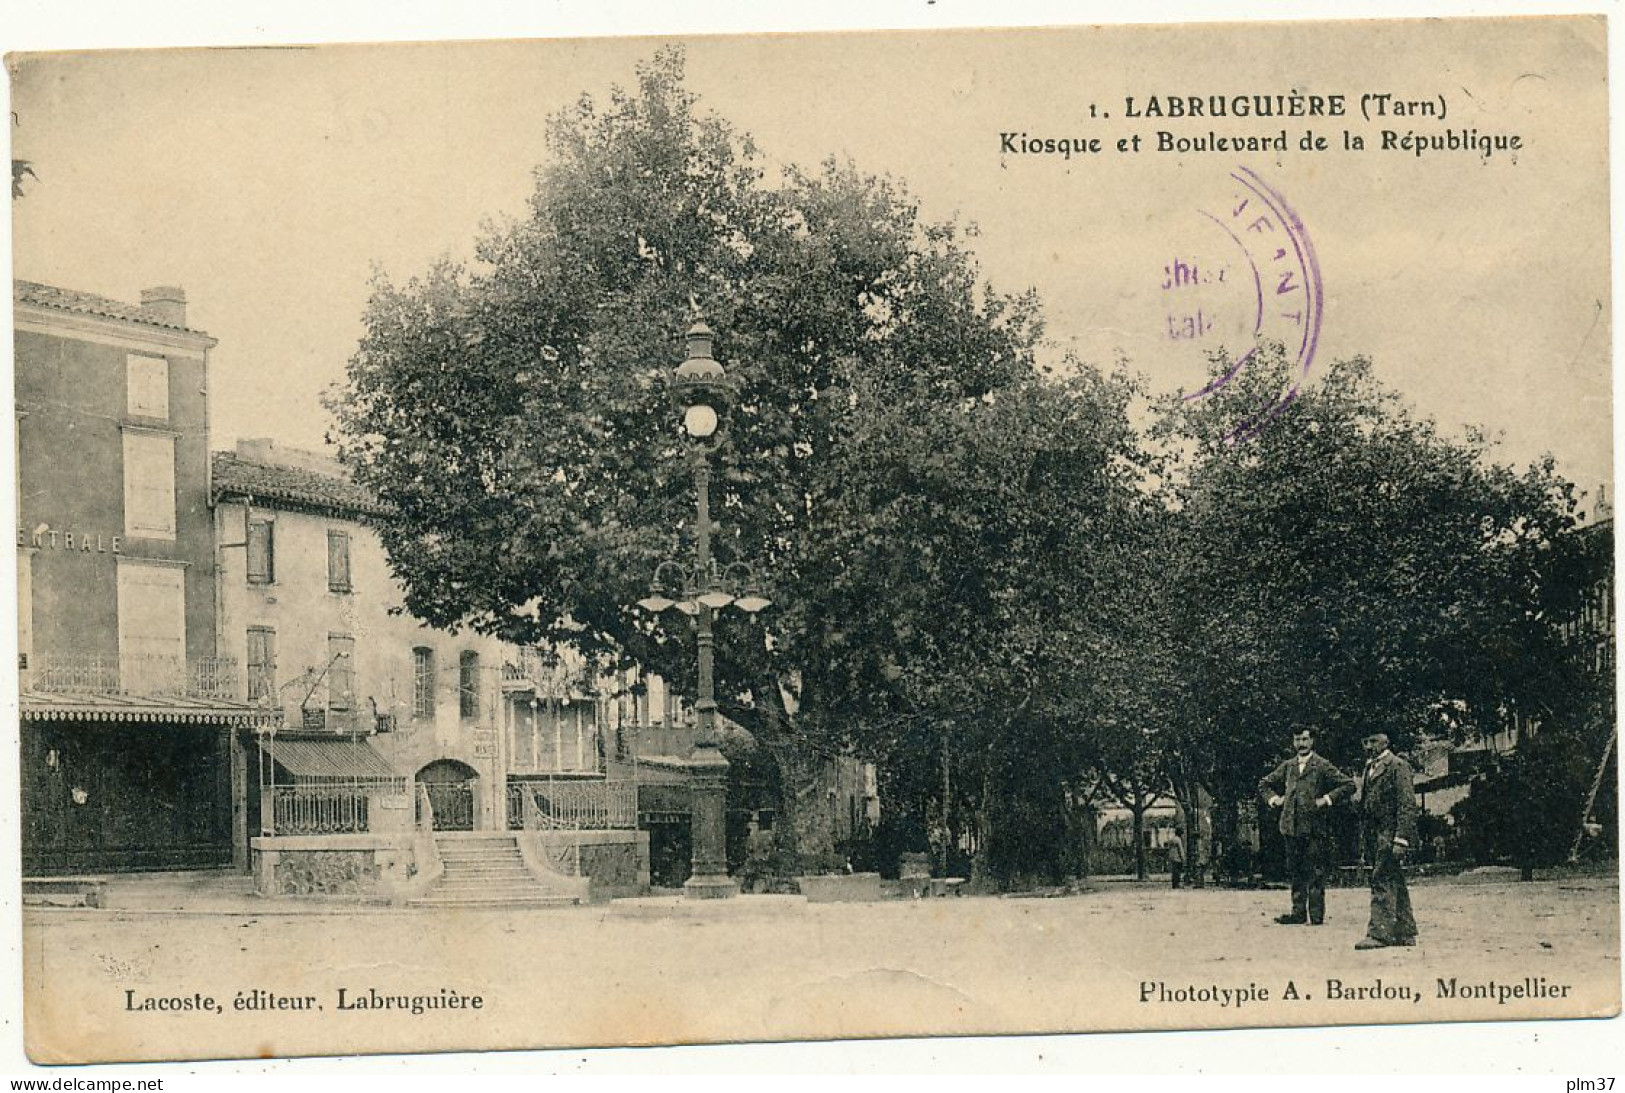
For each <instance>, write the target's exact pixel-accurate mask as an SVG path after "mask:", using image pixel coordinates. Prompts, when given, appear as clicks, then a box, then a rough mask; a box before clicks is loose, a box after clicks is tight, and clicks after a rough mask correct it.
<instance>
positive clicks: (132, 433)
mask: <svg viewBox="0 0 1625 1093" xmlns="http://www.w3.org/2000/svg"><path fill="white" fill-rule="evenodd" d="M124 533H125V534H126V535H129V536H132V537H134V538H144V539H173V538H175V437H174V435H173V434H170V433H156V432H147V431H144V430H139V429H125V430H124Z"/></svg>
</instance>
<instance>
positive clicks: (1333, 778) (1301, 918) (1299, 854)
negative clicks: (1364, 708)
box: [1258, 727, 1354, 926]
mask: <svg viewBox="0 0 1625 1093" xmlns="http://www.w3.org/2000/svg"><path fill="white" fill-rule="evenodd" d="M1292 749H1293V751H1294V752H1296V753H1297V754H1295V755H1294V756H1293V757H1292V758H1291V759H1288V760H1287V761H1286V762H1284V763H1282V764H1281V765H1280V766H1278V767H1276V768H1275V769H1274V770H1273V771H1271V772H1270V773H1269V774H1267V775H1265V777H1264V779H1263V780H1262V781H1260V782H1259V783H1258V792H1259V795H1260V796H1261V797H1263V798H1264V800H1265V801H1267V802H1268V803H1269V805H1270V807H1271V808H1278V809H1280V810H1281V825H1280V826H1281V835H1282V837H1283V838H1284V839H1285V840H1286V871H1287V875H1288V876H1289V877H1290V878H1291V879H1292V912H1291V913H1290V914H1285V915H1281V916H1280V917H1279V918H1277V919H1276V920H1275V921H1276V922H1279V923H1281V924H1283V925H1296V924H1298V923H1305V922H1306V923H1308V924H1310V925H1311V926H1319V925H1320V924H1321V923H1322V922H1324V921H1326V870H1327V869H1328V867H1329V866H1330V865H1331V861H1332V824H1331V816H1332V806H1333V805H1335V804H1337V803H1338V802H1339V801H1342V800H1346V799H1347V798H1349V797H1351V796H1353V794H1354V779H1352V778H1350V777H1349V776H1348V775H1346V774H1344V773H1343V772H1342V771H1340V770H1338V769H1337V768H1336V767H1334V766H1333V765H1332V764H1331V763H1330V762H1329V761H1328V760H1326V759H1325V758H1324V757H1322V756H1320V755H1317V754H1315V731H1314V730H1313V729H1311V728H1307V727H1304V728H1300V729H1298V730H1297V731H1296V732H1294V733H1293V734H1292Z"/></svg>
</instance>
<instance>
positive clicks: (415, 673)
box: [412, 646, 434, 718]
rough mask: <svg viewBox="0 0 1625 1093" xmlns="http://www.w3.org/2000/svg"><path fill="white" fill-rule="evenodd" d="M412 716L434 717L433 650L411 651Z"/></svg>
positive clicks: (419, 649)
mask: <svg viewBox="0 0 1625 1093" xmlns="http://www.w3.org/2000/svg"><path fill="white" fill-rule="evenodd" d="M412 716H413V717H424V718H430V717H433V716H434V650H433V649H425V648H423V647H422V646H419V647H418V648H416V649H413V650H412Z"/></svg>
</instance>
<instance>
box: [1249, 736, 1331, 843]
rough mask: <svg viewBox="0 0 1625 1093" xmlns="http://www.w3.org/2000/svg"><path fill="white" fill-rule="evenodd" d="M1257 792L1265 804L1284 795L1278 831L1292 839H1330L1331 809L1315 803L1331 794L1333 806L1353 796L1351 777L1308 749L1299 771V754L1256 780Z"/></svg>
mask: <svg viewBox="0 0 1625 1093" xmlns="http://www.w3.org/2000/svg"><path fill="white" fill-rule="evenodd" d="M1258 792H1259V794H1260V795H1261V796H1262V797H1263V798H1264V803H1265V804H1266V805H1267V804H1268V803H1269V799H1270V798H1271V797H1274V796H1280V797H1281V798H1283V801H1282V804H1281V834H1283V835H1285V836H1286V837H1288V838H1295V839H1329V838H1331V834H1332V823H1331V817H1332V809H1331V807H1330V806H1326V807H1324V808H1323V807H1321V806H1320V805H1319V804H1318V803H1317V802H1318V801H1319V800H1320V799H1321V798H1322V797H1330V798H1331V803H1332V804H1333V805H1335V804H1337V802H1339V801H1342V800H1346V799H1348V798H1349V797H1351V796H1353V795H1354V779H1352V778H1350V777H1349V776H1348V775H1346V774H1344V773H1343V772H1342V771H1340V770H1338V769H1337V768H1336V767H1334V766H1332V764H1331V763H1330V762H1329V761H1328V760H1326V759H1324V758H1322V757H1321V756H1320V755H1318V754H1316V753H1314V752H1310V753H1309V759H1308V761H1307V762H1306V763H1304V766H1303V773H1302V774H1299V773H1298V757H1297V756H1296V755H1294V756H1293V757H1292V758H1290V759H1288V760H1287V761H1286V762H1284V763H1282V764H1281V765H1280V766H1278V767H1276V768H1275V769H1274V770H1273V771H1271V772H1270V773H1269V774H1267V775H1265V776H1264V779H1263V780H1262V781H1260V782H1259V783H1258Z"/></svg>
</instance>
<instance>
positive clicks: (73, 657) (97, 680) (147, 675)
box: [30, 653, 241, 700]
mask: <svg viewBox="0 0 1625 1093" xmlns="http://www.w3.org/2000/svg"><path fill="white" fill-rule="evenodd" d="M31 676H32V678H31V681H30V685H31V686H32V687H33V689H34V690H36V691H44V692H49V693H56V694H64V693H66V694H106V695H115V694H124V695H144V696H154V697H157V696H169V697H185V698H215V699H228V700H229V699H235V698H239V697H240V690H239V688H240V687H241V676H240V675H239V672H238V663H237V659H236V658H235V657H196V658H193V659H191V660H184V659H182V658H180V657H170V656H160V655H157V654H151V653H132V654H125V655H124V656H121V657H104V656H96V655H93V654H87V653H70V654H66V655H60V654H51V653H41V654H39V655H37V656H36V657H34V666H33V671H32V673H31Z"/></svg>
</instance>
